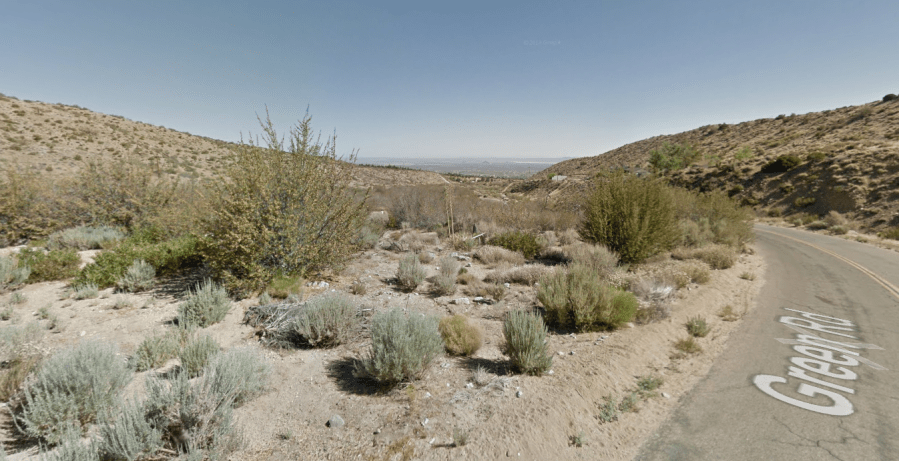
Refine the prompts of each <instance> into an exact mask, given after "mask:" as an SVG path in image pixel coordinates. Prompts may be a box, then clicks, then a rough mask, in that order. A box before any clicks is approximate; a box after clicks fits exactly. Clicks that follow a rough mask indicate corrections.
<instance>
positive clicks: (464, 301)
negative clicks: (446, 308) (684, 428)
mask: <svg viewBox="0 0 899 461" xmlns="http://www.w3.org/2000/svg"><path fill="white" fill-rule="evenodd" d="M452 303H453V304H471V300H470V299H468V298H456V299H454V300H452Z"/></svg>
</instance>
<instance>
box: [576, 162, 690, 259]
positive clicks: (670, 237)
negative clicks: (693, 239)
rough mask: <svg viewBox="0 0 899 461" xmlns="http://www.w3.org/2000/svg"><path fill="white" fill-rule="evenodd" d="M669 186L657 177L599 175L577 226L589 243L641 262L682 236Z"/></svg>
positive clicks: (614, 174)
mask: <svg viewBox="0 0 899 461" xmlns="http://www.w3.org/2000/svg"><path fill="white" fill-rule="evenodd" d="M673 206H674V201H673V197H672V193H671V190H670V188H669V187H668V186H667V185H665V184H664V183H662V182H661V181H659V180H658V179H642V178H638V177H636V176H632V175H627V174H622V173H613V174H611V175H608V176H601V177H599V178H597V182H596V184H595V186H594V188H593V192H592V193H591V194H590V195H589V196H588V198H587V202H586V207H585V208H586V209H585V210H584V220H583V221H582V223H581V226H580V228H579V229H578V230H579V232H580V234H581V237H582V238H583V239H584V240H587V241H589V242H594V243H599V244H602V245H605V246H606V247H607V248H608V249H610V250H612V251H614V252H616V253H618V255H619V257H620V258H621V262H624V263H634V262H640V261H642V260H644V259H646V258H648V257H649V256H652V255H654V254H657V253H659V252H661V251H664V250H668V249H670V248H672V247H673V246H674V245H675V244H676V243H677V241H678V239H679V237H680V231H679V229H678V226H677V216H676V214H675V210H674V207H673Z"/></svg>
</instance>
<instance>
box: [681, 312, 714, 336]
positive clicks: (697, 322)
mask: <svg viewBox="0 0 899 461" xmlns="http://www.w3.org/2000/svg"><path fill="white" fill-rule="evenodd" d="M685 326H686V327H687V333H690V336H693V337H695V338H704V337H706V336H707V335H708V334H709V332H710V331H712V329H711V327H709V324H708V323H706V321H705V319H704V318H702V317H700V316H696V317H690V319H689V320H687V323H686V324H685Z"/></svg>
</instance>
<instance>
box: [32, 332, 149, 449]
mask: <svg viewBox="0 0 899 461" xmlns="http://www.w3.org/2000/svg"><path fill="white" fill-rule="evenodd" d="M131 377H132V372H131V370H129V369H128V367H127V366H126V364H125V361H124V360H122V359H121V357H118V356H117V354H116V349H115V347H114V346H112V345H108V344H102V343H96V342H82V343H79V344H78V345H76V346H75V347H73V348H67V349H62V350H60V351H59V352H57V353H56V354H54V355H52V356H51V357H50V358H49V359H47V360H46V361H45V362H44V363H43V364H42V365H41V367H40V369H39V370H38V372H37V374H36V375H35V378H34V381H33V382H32V384H31V385H29V386H28V387H27V388H26V389H25V402H24V404H23V406H22V409H21V412H20V413H19V414H17V415H16V417H15V423H16V425H17V426H18V427H19V429H20V430H21V431H22V432H23V433H24V434H25V435H27V436H30V437H39V438H42V439H44V440H46V441H47V442H49V443H51V444H55V443H57V442H59V441H60V439H61V437H62V436H63V431H64V429H65V428H66V427H69V426H70V425H71V424H76V425H79V426H80V427H81V428H82V429H85V428H86V425H87V424H88V423H91V422H93V421H94V420H95V418H96V417H97V415H98V414H100V413H101V412H102V411H105V410H109V409H110V408H112V407H114V406H116V405H117V404H118V401H119V393H120V391H121V390H122V388H124V387H125V385H126V384H128V382H129V381H130V380H131Z"/></svg>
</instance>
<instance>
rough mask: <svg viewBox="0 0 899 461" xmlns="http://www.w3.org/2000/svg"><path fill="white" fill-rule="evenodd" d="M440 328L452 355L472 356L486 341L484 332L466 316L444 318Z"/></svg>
mask: <svg viewBox="0 0 899 461" xmlns="http://www.w3.org/2000/svg"><path fill="white" fill-rule="evenodd" d="M438 328H439V330H440V335H441V336H442V337H443V342H444V343H446V351H447V352H449V353H450V354H452V355H464V356H469V355H472V354H474V353H475V352H477V351H478V349H480V348H481V344H482V343H483V341H484V331H483V330H482V329H481V328H480V327H478V326H477V325H475V324H474V323H472V321H471V319H469V318H468V317H466V316H464V315H453V316H449V317H444V318H442V319H440V325H439V326H438Z"/></svg>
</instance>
